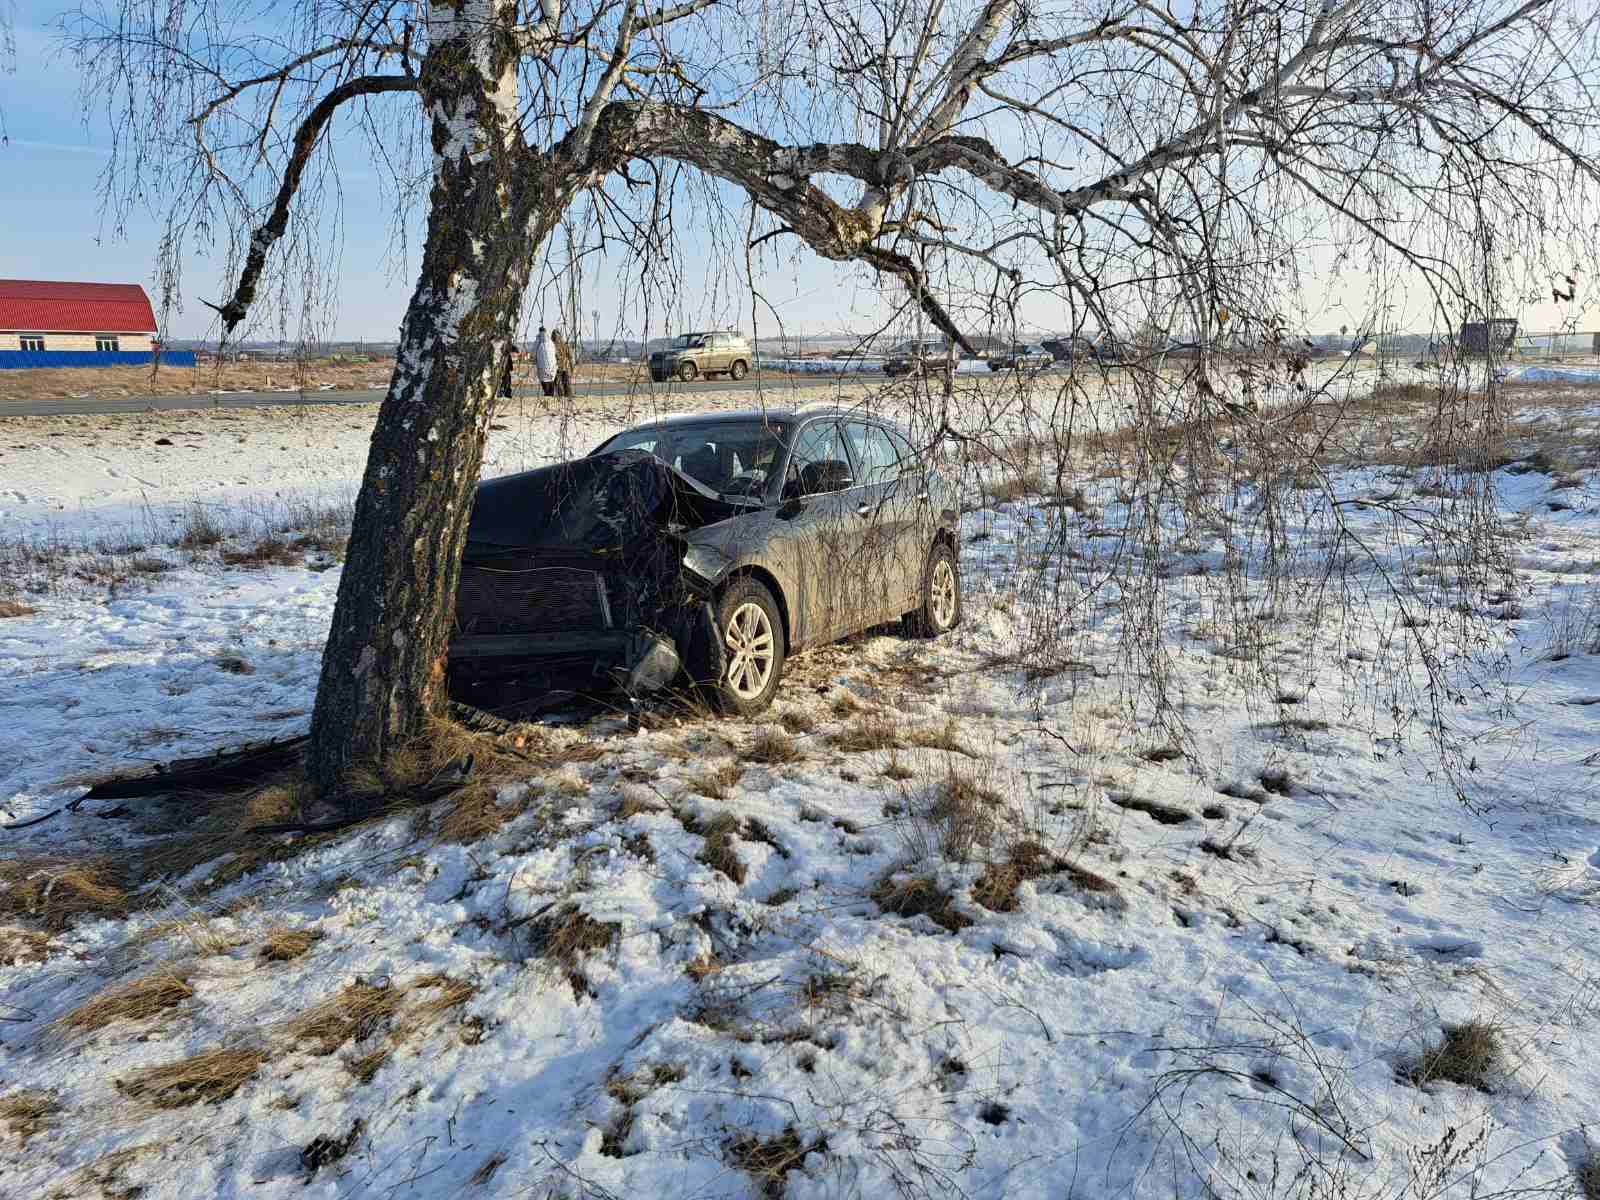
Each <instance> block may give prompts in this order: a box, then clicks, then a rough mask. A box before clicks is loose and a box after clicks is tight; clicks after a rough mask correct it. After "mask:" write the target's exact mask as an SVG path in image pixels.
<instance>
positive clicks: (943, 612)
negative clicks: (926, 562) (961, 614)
mask: <svg viewBox="0 0 1600 1200" xmlns="http://www.w3.org/2000/svg"><path fill="white" fill-rule="evenodd" d="M928 598H929V600H930V601H931V603H930V604H929V606H928V607H929V608H931V609H932V610H933V623H934V626H935V627H936V628H938V629H949V628H950V626H951V625H953V624H954V623H955V619H956V572H955V568H954V567H952V566H951V565H950V560H949V559H947V558H940V559H938V560H936V561H935V562H934V564H933V578H932V579H931V580H930V581H929V587H928Z"/></svg>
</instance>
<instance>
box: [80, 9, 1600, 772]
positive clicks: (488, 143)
mask: <svg viewBox="0 0 1600 1200" xmlns="http://www.w3.org/2000/svg"><path fill="white" fill-rule="evenodd" d="M63 30H64V36H65V38H66V40H67V42H68V43H69V45H70V46H71V48H72V49H73V51H74V52H75V53H76V55H77V56H78V59H79V61H80V62H81V64H82V66H83V68H84V71H85V79H86V88H85V99H86V103H87V105H88V107H89V109H90V110H91V111H92V112H93V113H95V114H97V115H98V116H99V117H100V118H101V119H104V120H105V121H107V122H108V123H109V126H110V128H111V130H112V132H113V135H114V141H113V145H114V154H113V158H112V160H111V164H110V167H109V168H108V171H107V174H106V179H105V183H106V198H107V201H108V203H109V204H110V205H111V207H112V209H113V210H114V211H123V210H125V209H126V207H127V206H129V205H132V204H134V203H138V202H150V201H154V202H155V203H157V204H159V205H160V206H161V207H162V208H163V209H164V210H165V211H166V212H167V213H168V218H169V220H168V230H169V232H168V237H167V239H166V241H165V243H164V247H163V254H164V262H165V263H166V265H167V267H168V269H169V270H172V271H176V270H177V269H178V268H179V267H180V266H181V265H182V264H183V263H184V262H185V256H186V255H188V254H190V253H191V252H192V250H193V249H195V248H196V246H198V245H206V246H212V245H215V246H219V247H221V248H223V249H225V250H226V251H227V255H226V261H227V268H226V271H225V273H224V277H223V278H222V279H221V280H220V281H218V283H217V288H216V292H215V293H214V294H218V295H219V297H220V298H218V299H217V300H216V301H215V303H214V307H215V309H216V312H217V314H218V318H219V321H220V324H221V328H222V330H223V331H224V332H225V333H230V334H231V333H233V332H234V331H236V330H239V329H240V328H241V327H243V326H244V325H245V323H246V322H247V320H249V319H251V317H252V314H253V313H257V312H258V311H259V310H260V309H261V307H262V306H263V305H264V304H268V303H269V302H273V303H275V302H276V298H277V297H281V296H282V295H283V294H284V291H285V288H286V286H287V290H288V291H291V292H292V291H293V286H292V283H291V284H289V285H286V284H285V280H292V277H293V270H294V268H295V265H296V264H298V263H301V262H303V260H304V259H305V258H306V256H308V255H312V256H314V254H315V237H314V236H313V233H314V231H315V230H316V229H318V228H320V227H319V226H318V225H317V224H316V222H317V220H319V219H321V220H324V221H325V220H327V219H328V217H327V207H326V206H327V205H328V204H329V203H330V198H331V197H333V196H335V195H336V193H335V191H334V190H333V182H334V181H336V171H337V167H338V160H337V155H336V152H335V151H336V147H337V146H338V145H339V144H341V141H342V142H343V144H349V142H350V141H351V139H355V138H360V137H366V138H368V139H370V140H371V141H372V143H373V144H374V145H375V146H377V147H380V148H382V149H383V150H384V152H385V153H390V152H393V151H394V150H395V148H397V147H403V146H405V145H407V144H411V143H412V142H413V141H415V140H416V139H419V138H420V139H423V140H425V143H426V147H427V150H426V156H425V157H426V162H425V164H424V165H425V171H424V172H423V173H422V174H423V177H424V178H425V183H426V195H425V197H423V196H420V195H419V196H418V197H417V199H418V202H419V203H421V204H422V205H423V206H424V207H425V212H426V240H425V244H424V245H423V247H422V251H421V259H420V268H419V271H418V274H417V278H416V282H415V285H414V289H413V291H412V294H411V299H410V303H409V305H408V307H407V309H406V313H405V317H404V320H403V323H402V325H401V329H400V334H399V350H398V355H397V362H396V366H395V369H394V374H393V378H392V379H391V380H390V383H389V386H388V391H387V394H386V396H385V398H384V401H383V404H382V407H381V409H380V412H379V415H378V419H377V426H376V429H375V431H374V434H373V437H372V444H371V450H370V454H369V458H368V461H367V465H366V471H365V475H364V477H363V480H362V484H361V490H360V493H359V498H358V500H357V503H356V510H355V518H354V525H353V529H352V532H351V539H350V545H349V556H348V560H347V563H346V566H345V568H344V573H343V578H342V580H341V582H340V587H339V592H338V600H337V605H336V609H335V612H334V617H333V623H332V628H331V630H330V633H329V637H328V642H327V646H326V650H325V653H324V657H323V664H322V674H321V680H320V685H319V689H318V693H317V699H316V706H315V712H314V716H313V719H312V727H311V749H310V758H309V767H310V779H311V781H312V783H313V784H314V785H315V786H316V787H317V788H318V789H320V791H321V792H322V793H323V794H324V795H326V796H337V795H338V794H339V788H340V780H341V779H342V778H343V777H344V776H345V774H346V772H347V771H348V770H349V769H351V768H352V767H354V766H357V765H359V764H362V763H368V762H371V761H373V760H381V759H382V758H383V757H384V755H385V754H386V753H387V752H388V751H389V750H390V748H392V747H394V746H395V745H397V744H398V743H400V742H402V741H404V740H405V739H406V738H408V737H409V736H411V735H412V734H414V733H415V732H416V731H417V730H418V729H419V727H420V726H421V724H422V723H423V722H424V721H425V720H426V719H427V718H428V717H429V715H430V714H432V713H436V712H437V711H439V709H440V708H441V706H442V705H443V703H444V700H445V686H444V674H443V660H444V651H445V643H446V639H447V635H448V631H449V627H450V617H451V609H452V598H453V594H454V590H455V586H456V581H457V574H458V564H459V559H460V556H461V551H462V547H463V541H464V537H465V528H466V518H467V513H468V508H469V504H470V499H471V494H472V488H473V486H474V484H475V482H476V480H477V477H478V472H479V466H480V463H481V460H482V454H483V447H484V439H485V435H486V430H487V426H488V423H489V416H490V409H491V398H492V396H493V394H494V390H495V383H496V381H497V379H498V378H499V374H500V370H501V369H502V368H503V365H504V363H505V360H506V356H507V355H508V354H509V353H510V349H511V343H512V337H513V330H514V322H515V319H516V315H517V312H518V306H519V303H520V302H521V300H522V297H523V295H524V291H525V289H526V288H527V286H528V281H529V278H530V273H531V272H532V271H533V270H534V268H535V264H536V263H537V262H538V260H539V256H540V254H541V251H542V249H543V248H544V247H545V245H546V242H547V241H548V240H549V239H550V236H551V234H552V231H553V230H555V229H556V228H557V226H558V224H559V223H560V221H561V220H562V218H563V215H564V214H566V213H567V212H568V211H569V209H570V208H571V207H572V206H573V205H574V204H575V203H576V202H577V201H578V200H579V199H580V198H587V199H589V200H591V201H593V202H594V203H595V204H597V205H604V206H610V207H612V208H619V207H625V206H627V205H628V204H629V203H633V204H634V208H633V209H632V211H633V213H634V220H635V222H636V224H635V225H634V228H635V229H636V230H638V231H639V233H638V236H639V237H640V238H641V239H643V238H645V237H647V236H648V237H651V238H653V237H655V236H657V235H658V234H659V233H660V231H661V228H662V226H661V225H660V224H659V223H652V221H651V216H652V214H659V213H661V212H663V211H665V210H664V209H663V207H662V205H663V204H664V203H665V204H670V201H671V196H672V188H673V185H672V184H671V183H670V181H669V172H667V171H665V170H664V169H663V168H664V167H665V166H666V165H668V164H678V165H680V166H682V167H684V168H686V169H687V170H688V171H689V172H691V173H695V174H698V175H700V176H702V177H705V178H708V179H712V180H716V181H720V183H722V184H723V185H726V188H727V190H728V194H733V195H737V196H739V197H741V201H740V202H741V203H742V204H744V205H747V206H748V207H749V209H750V210H751V211H752V212H753V213H754V214H755V217H754V218H753V229H754V236H753V237H752V239H751V240H752V241H753V242H754V243H756V249H757V252H760V251H762V250H766V249H771V248H773V247H775V246H777V245H779V244H781V243H790V244H795V243H798V244H799V245H800V246H802V247H804V249H805V250H806V251H807V252H809V253H810V254H813V255H816V256H820V257H821V258H823V259H827V260H832V261H834V262H837V263H841V264H851V265H853V266H855V267H858V268H859V269H861V270H863V271H866V272H870V273H873V274H874V275H876V277H878V278H879V279H881V280H882V281H883V282H884V285H885V286H886V287H889V288H892V289H898V290H899V292H900V294H901V295H903V296H904V297H905V298H906V300H907V302H908V303H910V304H913V305H914V306H916V308H917V309H918V310H920V312H921V313H922V314H923V317H924V319H925V320H926V321H927V322H928V323H929V324H931V325H932V326H933V327H934V328H936V329H938V330H939V331H941V332H942V333H943V334H945V335H946V336H947V337H948V338H950V339H951V340H953V341H954V342H956V343H957V344H960V345H968V341H967V338H966V333H965V330H966V328H969V327H970V325H969V324H968V323H967V322H964V321H959V320H957V319H956V316H955V315H953V313H957V312H958V310H960V308H961V306H962V305H970V304H978V305H982V304H992V303H994V302H996V301H995V298H996V297H1003V296H1009V295H1015V294H1016V293H1017V292H1018V291H1019V290H1022V289H1033V290H1036V291H1044V292H1046V293H1048V294H1049V295H1051V296H1052V297H1053V298H1054V303H1055V304H1056V305H1057V306H1058V309H1059V311H1060V312H1061V313H1062V314H1063V320H1062V321H1061V324H1073V325H1074V326H1077V325H1078V324H1080V323H1081V322H1082V321H1084V320H1086V319H1087V320H1089V321H1090V322H1092V323H1094V324H1096V325H1098V326H1099V327H1101V328H1106V329H1109V328H1112V327H1114V326H1116V325H1117V324H1118V323H1119V321H1120V318H1121V316H1122V314H1123V313H1124V312H1126V311H1127V310H1128V306H1129V305H1130V303H1131V302H1132V301H1133V300H1135V299H1137V300H1138V302H1139V303H1138V305H1137V307H1138V308H1139V309H1140V311H1141V312H1142V313H1148V312H1149V311H1151V310H1152V308H1153V307H1155V308H1164V309H1165V313H1164V316H1163V319H1164V320H1165V321H1166V322H1167V323H1168V325H1169V327H1171V326H1174V325H1182V326H1183V327H1185V328H1187V329H1189V330H1192V331H1193V335H1194V337H1195V338H1196V339H1197V340H1198V341H1199V342H1200V343H1201V344H1202V345H1206V344H1211V343H1213V342H1214V341H1215V340H1216V338H1217V337H1218V335H1219V333H1220V331H1221V328H1222V326H1223V325H1224V324H1226V323H1227V322H1229V321H1232V322H1233V325H1232V326H1231V329H1238V328H1239V327H1240V326H1241V324H1245V323H1248V322H1251V321H1259V322H1261V323H1262V325H1263V327H1265V324H1266V323H1267V322H1269V321H1270V320H1271V319H1272V317H1273V314H1274V313H1275V312H1277V311H1278V308H1279V306H1280V302H1281V298H1282V293H1283V291H1284V290H1285V289H1286V288H1289V287H1292V275H1293V270H1292V266H1293V264H1292V263H1291V261H1290V260H1292V259H1294V258H1295V257H1296V256H1297V255H1299V254H1300V253H1301V250H1302V248H1303V247H1304V246H1305V245H1307V244H1308V243H1309V242H1310V241H1312V240H1315V241H1316V242H1317V243H1319V244H1320V245H1322V246H1324V247H1326V248H1327V253H1328V254H1329V255H1330V256H1331V258H1332V259H1333V260H1334V262H1335V265H1337V262H1338V260H1339V259H1340V256H1348V255H1351V254H1355V253H1357V252H1361V253H1367V254H1373V253H1382V254H1384V255H1389V256H1393V258H1394V259H1395V260H1396V261H1398V262H1400V263H1401V264H1403V265H1404V266H1405V268H1406V269H1407V270H1409V271H1410V272H1411V273H1412V274H1413V276H1414V278H1415V279H1416V280H1417V281H1419V285H1420V286H1422V287H1425V288H1427V289H1430V290H1431V291H1432V292H1433V294H1434V295H1435V296H1436V297H1438V298H1439V299H1440V301H1441V302H1443V301H1444V300H1446V299H1454V300H1457V301H1459V302H1460V303H1461V304H1463V305H1465V304H1467V303H1468V301H1469V298H1470V297H1473V296H1478V295H1481V294H1482V287H1481V286H1480V285H1481V284H1482V281H1483V279H1484V277H1485V275H1486V274H1488V275H1493V276H1494V277H1495V278H1497V279H1498V278H1502V277H1507V276H1509V275H1512V274H1515V273H1517V272H1521V273H1523V274H1525V275H1527V276H1529V277H1531V276H1533V275H1535V274H1537V273H1538V272H1539V271H1541V270H1545V269H1548V268H1549V267H1550V266H1551V264H1552V263H1555V262H1557V261H1559V262H1560V263H1562V264H1565V269H1567V270H1570V269H1571V265H1572V259H1573V256H1574V255H1583V254H1592V248H1591V247H1592V242H1591V241H1590V239H1591V238H1592V237H1593V228H1592V219H1591V218H1590V217H1588V216H1586V215H1585V206H1586V205H1590V204H1592V203H1593V199H1594V196H1595V185H1596V181H1597V169H1596V167H1595V165H1594V159H1593V156H1594V153H1595V151H1596V132H1597V120H1600V106H1597V104H1596V95H1595V87H1596V80H1597V78H1600V77H1597V76H1596V74H1595V72H1594V62H1595V57H1594V44H1593V41H1594V35H1595V18H1594V15H1593V12H1592V10H1591V9H1590V7H1589V6H1588V5H1587V3H1586V2H1585V0H1443V2H1440V0H1290V2H1288V3H1277V2H1274V3H1270V4H1268V3H1255V2H1251V0H1197V2H1196V3H1194V4H1192V5H1183V6H1176V7H1170V6H1165V5H1163V4H1160V3H1154V2H1152V0H1043V2H1037V0H977V2H975V0H863V2H862V3H860V4H855V5H838V4H834V3H828V2H824V0H790V2H788V3H784V4H777V3H774V2H773V0H682V2H681V3H676V4H669V5H667V6H665V7H655V6H653V3H652V0H432V2H428V3H420V2H419V3H397V2H393V0H361V2H358V3H336V2H333V0H261V3H260V4H259V5H258V6H257V7H255V8H250V9H239V8H235V7H234V6H232V5H226V4H224V3H223V2H222V0H158V2H157V3H154V4H151V3H148V2H147V0H105V2H104V3H91V4H90V5H89V6H87V7H84V8H82V9H80V10H78V11H76V12H74V13H72V14H71V15H69V16H68V17H67V18H66V20H65V21H64V25H63ZM394 183H395V189H396V190H395V194H396V196H397V197H399V198H400V201H401V203H402V205H403V203H404V200H405V195H406V193H405V186H404V184H405V172H404V170H403V169H400V168H396V171H395V177H394ZM319 205H320V206H322V207H321V208H320V209H319V207H318V206H319ZM1590 211H1592V210H1590ZM640 249H641V252H642V251H643V250H644V246H643V244H641V246H640ZM742 250H743V248H742V247H741V252H742ZM1586 261H1587V260H1586ZM174 278H176V276H174ZM274 281H276V286H274ZM185 286H186V287H192V286H193V285H192V283H186V284H185ZM1208 391H1209V385H1208V381H1207V378H1206V376H1205V373H1204V369H1203V368H1202V371H1201V373H1200V375H1199V377H1198V378H1197V379H1196V380H1195V381H1194V394H1195V395H1196V396H1198V397H1199V400H1200V402H1204V400H1205V397H1206V396H1207V394H1208Z"/></svg>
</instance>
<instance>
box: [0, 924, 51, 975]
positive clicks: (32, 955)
mask: <svg viewBox="0 0 1600 1200" xmlns="http://www.w3.org/2000/svg"><path fill="white" fill-rule="evenodd" d="M49 957H50V938H49V937H48V936H47V935H46V934H43V933H40V932H39V931H38V930H36V929H24V928H22V927H21V926H20V925H0V967H15V966H19V965H21V964H22V963H31V962H43V961H44V960H45V959H47V958H49Z"/></svg>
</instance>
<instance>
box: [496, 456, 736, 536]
mask: <svg viewBox="0 0 1600 1200" xmlns="http://www.w3.org/2000/svg"><path fill="white" fill-rule="evenodd" d="M742 511H744V509H743V508H741V507H740V506H738V505H734V504H729V503H728V502H726V501H724V500H722V499H721V498H720V497H719V496H718V495H717V494H716V493H715V492H713V491H711V490H710V489H709V488H707V487H705V486H704V485H703V484H701V483H700V482H699V481H698V480H695V479H691V478H690V477H689V476H687V475H685V474H683V472H681V471H678V470H676V469H675V468H673V467H671V466H669V465H668V464H666V463H665V462H662V461H661V459H659V458H657V457H656V456H655V455H653V454H651V453H650V452H649V451H648V450H619V451H614V452H612V453H609V454H597V455H592V456H590V457H588V458H580V459H575V460H573V461H572V462H565V463H558V464H556V465H555V466H551V467H540V468H539V469H538V470H534V471H523V472H521V473H520V474H516V475H502V476H500V477H499V478H498V479H486V480H484V481H483V482H482V483H480V484H479V485H478V488H477V491H476V493H475V494H474V496H473V500H472V513H471V515H470V516H469V517H468V520H467V547H468V552H469V553H472V552H477V553H480V554H481V553H483V552H486V551H503V550H506V549H524V548H527V549H532V548H539V547H544V548H550V549H557V548H559V549H566V550H606V549H610V548H612V547H614V546H619V545H622V544H624V543H627V542H630V541H632V540H634V539H636V538H637V537H639V536H640V535H641V534H642V533H644V532H646V531H647V530H651V529H657V530H659V529H671V528H678V527H685V526H688V527H693V526H698V525H703V524H708V523H710V522H711V521H720V520H723V519H724V518H726V517H728V516H731V515H733V514H734V513H736V512H742Z"/></svg>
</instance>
